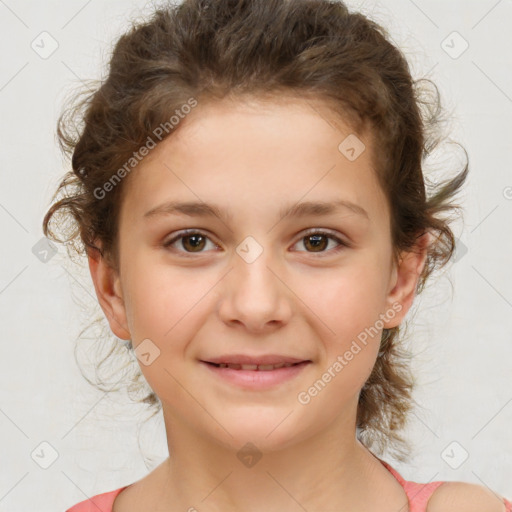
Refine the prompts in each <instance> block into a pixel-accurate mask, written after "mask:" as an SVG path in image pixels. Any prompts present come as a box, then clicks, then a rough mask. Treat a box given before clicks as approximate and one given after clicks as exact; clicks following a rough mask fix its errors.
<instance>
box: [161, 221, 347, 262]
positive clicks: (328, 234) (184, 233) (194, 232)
mask: <svg viewBox="0 0 512 512" xmlns="http://www.w3.org/2000/svg"><path fill="white" fill-rule="evenodd" d="M192 235H201V236H204V237H206V238H207V239H208V240H210V237H209V236H208V235H206V234H205V233H203V232H201V231H198V230H195V229H188V230H185V231H180V232H179V233H178V234H177V235H176V236H174V237H173V238H172V239H171V240H168V241H166V242H164V243H163V244H162V246H163V247H164V248H166V249H167V248H169V247H170V246H171V245H172V244H174V243H175V242H177V241H179V240H181V239H183V238H186V237H187V236H192ZM313 235H324V236H326V237H327V238H329V239H330V240H334V241H335V242H337V243H338V244H339V245H338V247H335V248H334V249H330V250H326V251H320V252H318V253H315V252H310V251H296V252H306V253H307V252H309V253H310V254H326V253H329V254H331V253H334V254H336V253H338V252H339V251H341V250H343V249H345V248H348V247H350V245H349V244H348V243H347V242H344V241H343V240H341V239H340V238H339V237H337V236H335V235H334V234H332V233H331V232H329V231H322V230H319V229H315V228H313V229H310V230H308V231H306V232H305V233H304V234H303V235H302V237H301V238H300V239H299V240H298V241H297V242H296V243H298V242H300V241H301V240H303V239H304V238H307V237H308V236H313ZM210 241H211V242H212V243H214V244H215V242H213V240H210ZM215 245H217V244H215ZM294 245H295V244H294ZM177 252H180V253H183V254H185V255H186V256H185V257H187V258H189V257H194V255H195V254H202V253H203V252H204V251H200V252H198V253H193V252H187V251H177ZM320 257H322V256H320Z"/></svg>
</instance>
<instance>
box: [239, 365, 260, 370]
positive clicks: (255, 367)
mask: <svg viewBox="0 0 512 512" xmlns="http://www.w3.org/2000/svg"><path fill="white" fill-rule="evenodd" d="M241 366H242V370H256V369H257V368H258V365H257V364H242V365H241Z"/></svg>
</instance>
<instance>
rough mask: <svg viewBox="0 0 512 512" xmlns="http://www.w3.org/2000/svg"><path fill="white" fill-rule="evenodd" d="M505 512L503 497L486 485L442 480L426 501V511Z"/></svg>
mask: <svg viewBox="0 0 512 512" xmlns="http://www.w3.org/2000/svg"><path fill="white" fill-rule="evenodd" d="M459 511H460V512H506V511H505V503H504V501H503V497H502V496H500V495H499V494H495V493H494V492H493V491H491V490H489V489H488V488H487V487H485V486H483V485H479V484H471V483H467V482H444V483H443V485H440V486H439V487H438V488H437V489H436V490H435V492H434V493H433V494H432V497H431V498H430V500H429V501H428V506H427V512H459Z"/></svg>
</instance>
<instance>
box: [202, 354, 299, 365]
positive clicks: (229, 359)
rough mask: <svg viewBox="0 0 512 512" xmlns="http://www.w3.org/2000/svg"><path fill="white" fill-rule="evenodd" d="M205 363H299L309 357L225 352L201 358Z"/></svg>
mask: <svg viewBox="0 0 512 512" xmlns="http://www.w3.org/2000/svg"><path fill="white" fill-rule="evenodd" d="M201 361H202V362H205V363H215V364H220V363H226V364H256V365H259V364H280V363H290V364H295V363H301V362H304V361H309V359H297V358H296V357H289V356H285V355H280V354H262V355H260V356H250V355H247V354H225V355H222V356H218V357H209V358H207V359H202V360H201Z"/></svg>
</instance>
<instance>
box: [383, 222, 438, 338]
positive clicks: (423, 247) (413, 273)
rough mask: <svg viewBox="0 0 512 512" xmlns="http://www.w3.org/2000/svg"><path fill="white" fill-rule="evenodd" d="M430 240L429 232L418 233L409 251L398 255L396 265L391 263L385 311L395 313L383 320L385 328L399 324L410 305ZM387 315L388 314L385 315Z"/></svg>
mask: <svg viewBox="0 0 512 512" xmlns="http://www.w3.org/2000/svg"><path fill="white" fill-rule="evenodd" d="M431 240H432V235H431V234H430V232H428V231H426V232H425V233H423V234H422V235H420V236H419V237H418V239H417V242H416V244H415V245H414V247H413V248H412V249H411V250H410V251H405V252H403V253H402V254H401V255H400V261H399V263H398V265H397V264H396V263H395V264H394V265H393V273H392V278H391V280H390V287H391V289H390V290H389V292H388V295H387V298H386V305H387V308H388V309H387V311H391V310H393V311H394V312H395V315H394V316H393V318H389V319H388V320H386V321H385V322H384V328H385V329H391V328H393V327H396V326H397V325H400V323H401V322H402V320H403V319H404V318H405V316H406V314H407V312H408V311H409V309H410V308H411V306H412V303H413V300H414V297H415V293H416V286H417V284H418V281H419V277H420V275H421V273H422V272H423V269H424V267H425V262H426V259H427V251H428V247H429V246H430V243H431ZM386 316H387V317H388V316H389V315H386Z"/></svg>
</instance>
